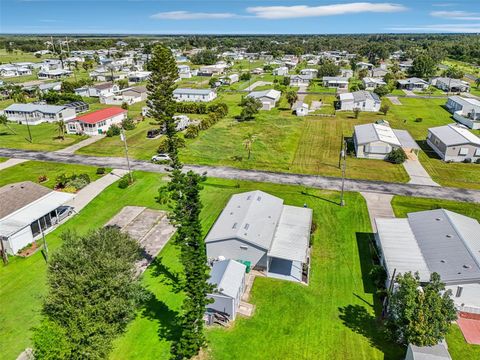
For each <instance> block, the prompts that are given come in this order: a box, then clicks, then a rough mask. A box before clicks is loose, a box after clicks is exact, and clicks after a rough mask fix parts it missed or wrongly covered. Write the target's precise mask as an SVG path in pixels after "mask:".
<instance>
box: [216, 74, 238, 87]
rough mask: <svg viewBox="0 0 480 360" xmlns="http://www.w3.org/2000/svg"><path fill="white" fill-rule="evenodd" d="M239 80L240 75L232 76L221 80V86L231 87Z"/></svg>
mask: <svg viewBox="0 0 480 360" xmlns="http://www.w3.org/2000/svg"><path fill="white" fill-rule="evenodd" d="M238 79H239V77H238V74H230V75H227V76H224V77H222V78H220V84H223V85H231V84H234V83H236V82H238Z"/></svg>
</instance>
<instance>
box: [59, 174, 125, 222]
mask: <svg viewBox="0 0 480 360" xmlns="http://www.w3.org/2000/svg"><path fill="white" fill-rule="evenodd" d="M127 173H128V171H127V170H123V169H114V170H112V172H111V173H109V174H106V175H104V176H103V177H101V178H100V179H98V180H96V181H94V182H91V183H90V184H88V185H87V186H85V187H84V188H83V189H82V190H80V191H79V192H78V193H77V194H76V195H75V198H74V199H73V200H71V201H69V202H68V203H67V204H66V205H70V206H73V207H74V209H75V212H77V213H78V212H80V211H81V210H82V209H83V208H84V207H85V206H87V205H88V203H89V202H90V201H92V200H93V199H95V197H97V195H98V194H100V193H101V192H102V191H103V190H105V189H106V188H107V187H108V186H110V185H112V184H113V183H114V182H115V181H117V180H118V179H120V178H121V177H122V176H123V175H125V174H127Z"/></svg>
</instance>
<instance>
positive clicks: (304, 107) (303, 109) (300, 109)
mask: <svg viewBox="0 0 480 360" xmlns="http://www.w3.org/2000/svg"><path fill="white" fill-rule="evenodd" d="M292 110H293V112H294V113H295V115H297V116H305V115H308V112H309V110H308V104H306V103H304V102H302V101H297V102H296V103H295V104H293V107H292Z"/></svg>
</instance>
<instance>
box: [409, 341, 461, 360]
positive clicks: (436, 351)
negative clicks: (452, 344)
mask: <svg viewBox="0 0 480 360" xmlns="http://www.w3.org/2000/svg"><path fill="white" fill-rule="evenodd" d="M405 360H452V357H451V356H450V353H449V352H448V346H447V343H446V342H445V341H442V342H440V343H438V344H437V345H434V346H417V345H412V344H408V348H407V355H406V356H405Z"/></svg>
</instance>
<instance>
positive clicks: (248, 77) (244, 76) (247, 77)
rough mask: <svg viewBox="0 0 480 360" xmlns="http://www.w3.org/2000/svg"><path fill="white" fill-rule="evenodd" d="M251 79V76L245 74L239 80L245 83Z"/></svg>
mask: <svg viewBox="0 0 480 360" xmlns="http://www.w3.org/2000/svg"><path fill="white" fill-rule="evenodd" d="M251 78H252V74H250V73H248V72H245V73H243V74H242V75H240V80H242V81H247V80H250V79H251Z"/></svg>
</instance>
